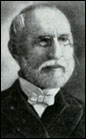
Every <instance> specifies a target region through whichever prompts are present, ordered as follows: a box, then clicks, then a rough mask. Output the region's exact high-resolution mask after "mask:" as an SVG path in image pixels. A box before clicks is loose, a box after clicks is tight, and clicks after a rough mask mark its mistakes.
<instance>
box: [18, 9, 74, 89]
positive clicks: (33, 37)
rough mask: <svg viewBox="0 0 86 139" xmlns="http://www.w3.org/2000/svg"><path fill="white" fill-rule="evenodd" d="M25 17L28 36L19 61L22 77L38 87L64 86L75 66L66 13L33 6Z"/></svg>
mask: <svg viewBox="0 0 86 139" xmlns="http://www.w3.org/2000/svg"><path fill="white" fill-rule="evenodd" d="M25 18H26V19H25V20H26V26H27V32H28V36H27V38H26V45H25V46H24V47H25V50H26V51H25V52H24V55H23V56H22V58H21V63H20V65H21V70H22V72H23V74H24V77H25V78H26V79H27V80H28V81H31V82H32V83H34V84H35V85H37V86H39V87H41V88H58V87H62V86H64V84H65V83H66V82H67V81H68V80H69V78H70V76H71V75H72V73H73V70H74V66H75V63H74V58H73V46H72V35H71V30H70V25H69V23H68V21H67V19H66V17H65V16H64V15H63V14H62V13H61V12H60V11H58V10H54V9H49V8H46V9H36V10H35V11H34V12H33V13H32V14H31V15H28V14H27V15H26V17H25Z"/></svg>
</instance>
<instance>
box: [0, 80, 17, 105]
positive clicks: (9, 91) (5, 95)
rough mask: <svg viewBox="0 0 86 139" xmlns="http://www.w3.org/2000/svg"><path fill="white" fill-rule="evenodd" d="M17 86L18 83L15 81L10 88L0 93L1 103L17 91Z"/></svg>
mask: <svg viewBox="0 0 86 139" xmlns="http://www.w3.org/2000/svg"><path fill="white" fill-rule="evenodd" d="M18 84H19V82H18V80H16V81H15V82H14V83H13V85H12V86H11V87H10V88H8V89H7V90H4V91H2V92H1V103H3V101H4V100H5V99H7V98H9V97H10V96H11V94H12V93H13V92H15V91H17V90H18Z"/></svg>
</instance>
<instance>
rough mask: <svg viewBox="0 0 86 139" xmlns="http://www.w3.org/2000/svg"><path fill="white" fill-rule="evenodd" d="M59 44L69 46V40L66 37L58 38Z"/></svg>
mask: <svg viewBox="0 0 86 139" xmlns="http://www.w3.org/2000/svg"><path fill="white" fill-rule="evenodd" d="M59 42H60V43H62V44H63V45H69V44H70V40H69V38H68V37H59Z"/></svg>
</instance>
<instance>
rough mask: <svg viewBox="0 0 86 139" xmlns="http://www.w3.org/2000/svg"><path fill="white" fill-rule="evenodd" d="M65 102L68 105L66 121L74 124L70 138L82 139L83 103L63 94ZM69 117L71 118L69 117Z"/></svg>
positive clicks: (83, 133)
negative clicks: (77, 138)
mask: <svg viewBox="0 0 86 139" xmlns="http://www.w3.org/2000/svg"><path fill="white" fill-rule="evenodd" d="M64 97H65V100H66V102H67V104H68V111H69V112H68V116H67V118H68V120H69V121H71V123H74V124H72V125H74V127H73V129H72V131H73V132H72V134H71V136H70V137H72V138H76V137H79V138H81V137H84V136H85V103H84V102H82V101H81V100H79V99H77V98H76V97H74V96H72V95H70V94H68V93H65V95H64ZM70 115H71V116H70Z"/></svg>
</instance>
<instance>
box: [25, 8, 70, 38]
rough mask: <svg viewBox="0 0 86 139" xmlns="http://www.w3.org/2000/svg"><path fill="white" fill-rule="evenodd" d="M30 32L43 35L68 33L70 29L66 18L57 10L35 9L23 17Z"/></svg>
mask: <svg viewBox="0 0 86 139" xmlns="http://www.w3.org/2000/svg"><path fill="white" fill-rule="evenodd" d="M25 21H26V26H27V28H28V30H29V31H30V32H34V33H35V32H36V33H40V32H41V33H44V34H51V35H53V34H62V33H63V34H64V33H70V32H71V28H70V24H69V21H68V19H67V18H66V16H65V15H64V14H63V13H62V12H61V11H60V10H59V9H57V8H50V7H45V8H42V7H41V8H36V9H34V10H33V11H31V12H30V13H28V12H27V14H26V16H25Z"/></svg>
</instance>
